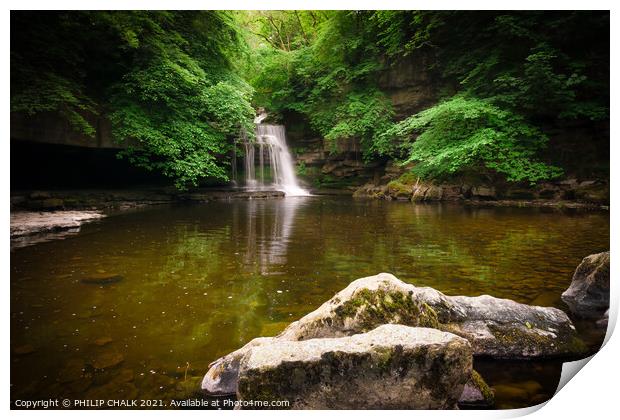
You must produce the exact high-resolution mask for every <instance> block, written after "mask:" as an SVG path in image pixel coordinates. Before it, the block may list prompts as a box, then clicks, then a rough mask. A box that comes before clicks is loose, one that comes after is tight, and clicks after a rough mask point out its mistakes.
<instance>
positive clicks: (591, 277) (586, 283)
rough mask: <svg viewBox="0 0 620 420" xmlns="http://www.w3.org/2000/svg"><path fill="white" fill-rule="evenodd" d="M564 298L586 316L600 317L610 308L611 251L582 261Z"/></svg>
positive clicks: (572, 310) (573, 310)
mask: <svg viewBox="0 0 620 420" xmlns="http://www.w3.org/2000/svg"><path fill="white" fill-rule="evenodd" d="M562 300H563V301H564V302H566V304H567V305H568V307H569V308H570V310H571V312H573V313H574V314H576V315H578V316H580V317H584V318H599V317H600V316H601V315H602V314H603V313H604V312H605V311H606V310H607V309H608V308H609V251H607V252H601V253H600V254H592V255H589V256H587V257H585V258H584V259H583V260H582V261H581V264H579V266H578V267H577V270H575V274H574V275H573V280H572V282H571V284H570V287H569V288H568V289H567V290H566V291H565V292H564V293H562Z"/></svg>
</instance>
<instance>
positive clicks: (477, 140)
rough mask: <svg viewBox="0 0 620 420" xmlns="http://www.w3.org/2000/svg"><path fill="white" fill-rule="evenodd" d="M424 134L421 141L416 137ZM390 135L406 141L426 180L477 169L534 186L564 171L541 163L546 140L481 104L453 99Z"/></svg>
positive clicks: (519, 121) (418, 172) (402, 124)
mask: <svg viewBox="0 0 620 420" xmlns="http://www.w3.org/2000/svg"><path fill="white" fill-rule="evenodd" d="M415 132H421V134H420V135H419V136H417V137H413V136H412V133H415ZM385 135H386V136H395V137H401V138H405V139H406V141H405V143H404V145H403V147H404V148H405V149H406V150H407V151H408V160H407V163H409V162H419V163H418V164H417V165H416V166H415V167H414V168H413V172H414V173H415V174H416V175H418V176H420V177H422V178H441V177H445V176H446V175H449V174H454V173H457V172H459V171H462V170H463V169H464V168H467V169H469V170H471V169H475V170H476V172H479V173H488V172H489V171H493V172H495V173H499V174H503V175H505V177H506V179H507V180H508V181H529V182H535V181H538V180H541V179H548V178H553V177H555V176H557V175H559V174H560V173H561V170H560V169H559V168H556V167H553V166H548V165H545V164H544V163H542V162H539V161H537V160H536V157H535V153H536V151H538V150H539V149H540V148H542V147H544V145H545V143H546V141H547V137H546V136H545V135H544V134H543V133H542V132H541V131H540V130H538V129H537V128H535V127H533V126H531V125H529V124H527V123H526V122H525V121H524V119H523V118H522V117H520V116H518V115H516V114H514V113H511V112H510V111H504V110H501V109H499V108H498V107H496V106H494V105H492V104H490V103H489V102H487V101H483V100H480V99H468V98H465V97H461V96H455V97H453V98H452V99H450V100H448V101H445V102H441V103H440V104H438V105H436V106H434V107H432V108H429V109H427V110H426V111H423V112H421V113H419V114H416V115H414V116H412V117H409V118H407V119H405V120H403V121H401V122H400V123H398V124H396V125H394V126H393V127H392V128H390V130H388V132H386V133H385Z"/></svg>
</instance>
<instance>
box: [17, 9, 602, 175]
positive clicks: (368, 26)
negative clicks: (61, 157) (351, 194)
mask: <svg viewBox="0 0 620 420" xmlns="http://www.w3.org/2000/svg"><path fill="white" fill-rule="evenodd" d="M11 27H12V34H11V35H12V36H11V109H12V111H14V112H20V113H26V114H29V115H32V114H36V113H41V112H55V113H60V114H61V115H63V116H64V117H65V118H66V119H67V120H68V121H69V122H70V123H71V125H72V126H73V127H74V129H76V130H78V131H81V132H83V133H85V134H86V135H89V136H93V135H94V134H95V127H94V126H93V123H92V121H94V119H93V115H96V114H103V115H106V116H107V117H109V119H110V120H111V121H112V124H113V133H114V136H115V138H116V140H117V141H119V142H121V143H124V144H125V145H127V146H128V148H127V149H126V150H125V151H124V152H123V153H122V155H123V156H125V157H127V158H128V159H129V160H130V161H131V162H132V163H134V164H135V165H138V166H141V167H144V168H147V169H151V170H156V171H158V172H161V173H163V174H165V175H167V176H169V177H170V178H171V179H173V180H174V181H175V183H176V184H177V185H178V186H179V187H185V186H188V185H196V184H197V183H199V182H200V181H201V180H202V179H204V178H205V177H213V178H216V179H220V180H226V179H227V173H228V164H229V161H230V156H231V152H232V148H233V144H234V141H235V138H237V137H238V136H239V135H240V133H243V132H245V133H246V134H250V136H251V134H252V132H253V126H252V118H253V115H254V110H253V108H256V107H264V108H266V109H267V110H268V111H269V112H270V113H271V114H272V115H277V116H279V117H280V118H281V119H283V120H286V118H288V117H289V116H291V115H294V116H296V118H299V117H301V118H302V119H303V120H305V121H306V122H307V124H308V126H309V128H310V129H311V130H313V131H315V132H316V133H318V134H319V135H320V136H321V137H323V138H325V139H326V140H327V141H328V142H329V143H330V145H331V149H332V150H333V151H334V152H335V151H337V150H338V148H339V145H340V144H341V142H344V141H347V142H349V141H354V142H359V145H360V147H361V149H362V151H363V154H364V157H365V159H367V160H372V159H388V158H390V159H396V160H397V161H399V162H401V163H403V164H414V169H413V170H414V172H415V174H416V175H418V176H421V177H425V178H437V179H445V178H448V177H452V176H458V175H460V174H465V173H478V174H480V175H481V176H484V177H487V178H496V177H503V178H504V179H506V180H508V181H529V182H536V181H539V180H544V179H550V178H553V177H556V176H558V175H559V174H560V173H561V170H560V168H558V167H557V165H556V164H554V161H553V160H549V156H548V155H547V156H546V157H545V156H544V155H543V154H541V151H542V150H544V149H545V147H546V145H547V143H548V142H549V140H548V139H549V136H550V132H554V130H555V132H557V131H558V130H561V129H562V127H565V126H567V125H568V124H569V123H570V122H575V121H586V122H587V121H599V120H607V119H608V118H609V117H608V115H609V13H608V12H540V11H525V12H496V11H495V12H494V11H476V12H466V11H455V12H448V11H294V10H292V11H245V12H224V11H210V12H194V11H175V12H146V11H139V12H131V11H123V12H86V11H84V12H13V13H12V14H11ZM403 62H415V63H417V62H420V63H426V64H425V65H426V68H424V69H422V70H420V71H424V72H426V73H428V74H429V78H428V83H429V84H432V86H430V87H431V88H432V90H433V91H434V95H435V97H434V100H435V102H436V105H435V106H433V107H430V108H428V109H426V110H424V109H418V110H416V112H418V111H419V112H418V113H415V112H411V114H414V115H398V114H397V113H396V112H395V110H394V108H393V105H392V101H391V98H390V94H391V93H390V91H389V90H388V89H386V88H385V83H382V82H381V80H382V77H383V76H385V75H386V74H387V73H389V72H390V71H391V69H392V66H394V65H397V64H399V63H403Z"/></svg>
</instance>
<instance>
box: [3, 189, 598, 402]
mask: <svg viewBox="0 0 620 420" xmlns="http://www.w3.org/2000/svg"><path fill="white" fill-rule="evenodd" d="M607 249H609V214H608V213H599V212H566V211H562V212H561V211H557V210H548V209H547V210H543V209H527V208H478V207H463V206H460V205H445V204H444V205H439V204H437V205H413V204H411V203H396V202H383V201H365V200H351V199H347V198H341V197H339V198H329V197H296V198H287V199H283V200H266V201H232V202H214V203H208V204H204V205H192V206H179V207H165V208H164V207H160V208H151V209H147V210H144V211H140V212H134V213H127V214H124V215H119V216H115V217H110V218H108V219H105V220H103V221H101V222H97V223H94V224H91V225H86V226H84V227H83V228H82V231H81V232H80V233H79V234H77V235H75V236H73V237H70V238H68V239H65V240H60V241H53V242H47V243H39V244H36V245H33V246H29V247H25V248H19V249H15V250H14V251H13V252H12V253H11V348H12V349H13V351H12V354H11V382H12V386H11V397H12V399H15V398H72V397H75V398H134V397H138V398H163V399H168V398H172V397H182V396H186V395H188V394H189V393H191V391H192V390H194V389H195V387H196V384H197V381H198V380H199V379H200V376H201V375H202V374H203V373H204V372H205V371H206V369H207V365H208V363H209V362H211V361H212V360H214V359H215V358H217V357H219V356H221V355H223V354H225V353H228V352H229V351H232V350H234V349H236V348H238V347H240V346H242V345H243V344H244V343H245V342H247V341H249V340H251V339H252V338H254V337H256V336H261V335H273V334H277V333H278V332H279V331H281V330H282V329H283V328H284V327H285V326H286V325H288V323H290V322H292V321H294V320H296V319H298V318H300V317H301V316H303V315H305V314H306V313H308V312H310V311H312V310H314V309H315V308H316V307H318V306H319V305H320V304H321V303H323V302H324V301H325V300H327V299H329V298H330V297H331V296H332V295H333V294H335V293H336V292H337V291H339V290H341V289H342V288H344V287H345V286H346V285H347V284H349V283H350V282H351V281H352V280H354V279H356V278H359V277H363V276H367V275H373V274H376V273H379V272H382V271H384V272H391V273H393V274H394V275H396V276H397V277H399V278H400V279H402V280H404V281H406V282H410V283H413V284H415V285H418V286H431V287H434V288H436V289H438V290H440V291H442V292H444V293H446V294H463V295H471V296H476V295H480V294H491V295H494V296H497V297H501V298H510V299H514V300H516V301H519V302H523V303H533V304H537V305H542V306H556V307H559V308H561V309H565V308H564V307H563V306H562V302H561V300H560V294H561V293H562V291H563V290H564V289H566V288H567V287H568V285H569V284H570V280H571V276H572V273H573V271H574V269H575V267H576V266H577V265H578V264H579V262H580V261H581V259H582V258H583V257H584V256H586V255H589V254H592V253H595V252H601V251H603V250H607ZM108 275H109V276H112V275H120V276H122V278H123V279H122V281H120V282H118V283H113V284H109V285H97V284H84V283H82V282H81V281H80V280H82V279H84V278H89V277H97V276H99V277H106V276H108ZM578 327H579V329H580V331H581V332H583V334H584V336H587V337H588V338H589V340H590V342H591V343H592V345H593V347H596V346H597V345H598V344H599V343H600V340H601V336H600V334H598V333H596V332H592V326H591V325H590V324H584V323H580V324H578ZM102 343H103V344H102ZM502 363H503V364H502ZM500 365H501V367H502V369H497V368H498V366H500ZM96 366H99V367H100V368H96ZM105 366H107V367H105ZM477 368H478V369H479V370H480V371H481V373H483V376H485V377H487V379H488V380H489V382H490V383H491V385H494V386H496V387H498V406H499V407H518V406H527V405H530V404H531V403H533V402H536V401H538V400H540V399H544V398H545V397H547V398H548V397H549V396H550V395H551V394H552V393H553V391H554V390H555V386H556V385H557V381H558V379H559V372H560V364H559V363H557V362H541V363H533V364H532V363H530V364H526V363H508V362H489V361H481V362H477ZM500 371H501V373H500ZM502 386H503V388H502Z"/></svg>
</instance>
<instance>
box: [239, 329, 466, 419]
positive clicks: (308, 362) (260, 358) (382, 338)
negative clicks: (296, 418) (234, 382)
mask: <svg viewBox="0 0 620 420" xmlns="http://www.w3.org/2000/svg"><path fill="white" fill-rule="evenodd" d="M471 369H472V351H471V347H470V345H469V343H468V342H467V340H464V339H462V338H460V337H458V336H456V335H454V334H450V333H447V332H443V331H439V330H435V329H430V328H413V327H407V326H403V325H382V326H380V327H378V328H376V329H374V330H372V331H370V332H367V333H363V334H356V335H352V336H349V337H340V338H318V339H311V340H306V341H297V342H288V341H284V340H273V341H271V342H269V343H267V344H264V345H261V346H255V347H253V348H252V349H251V350H250V351H249V352H248V353H247V354H246V355H245V356H244V357H243V359H242V361H241V365H240V370H239V386H238V391H237V398H238V399H239V400H241V401H244V400H270V401H271V400H288V401H289V403H290V406H289V407H288V408H292V409H336V408H338V409H452V408H456V403H457V401H458V399H459V397H460V396H461V393H462V391H463V387H464V386H465V383H466V382H467V380H468V379H469V377H470V374H471Z"/></svg>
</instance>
